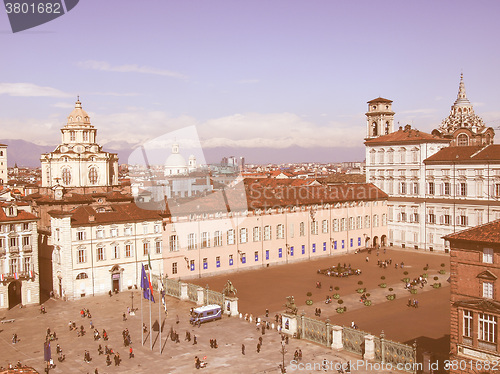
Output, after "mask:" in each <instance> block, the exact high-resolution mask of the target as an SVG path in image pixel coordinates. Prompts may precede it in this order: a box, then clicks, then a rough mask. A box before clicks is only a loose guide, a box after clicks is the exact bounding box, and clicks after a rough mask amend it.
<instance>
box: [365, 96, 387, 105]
mask: <svg viewBox="0 0 500 374" xmlns="http://www.w3.org/2000/svg"><path fill="white" fill-rule="evenodd" d="M367 103H368V104H371V103H392V100H389V99H384V98H383V97H377V98H376V99H373V100H370V101H368V102H367Z"/></svg>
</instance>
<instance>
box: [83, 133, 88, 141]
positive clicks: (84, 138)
mask: <svg viewBox="0 0 500 374" xmlns="http://www.w3.org/2000/svg"><path fill="white" fill-rule="evenodd" d="M83 141H84V142H88V141H89V133H88V131H84V132H83Z"/></svg>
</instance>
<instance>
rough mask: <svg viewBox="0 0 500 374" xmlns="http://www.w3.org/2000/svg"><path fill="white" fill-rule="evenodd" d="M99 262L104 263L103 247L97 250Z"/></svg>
mask: <svg viewBox="0 0 500 374" xmlns="http://www.w3.org/2000/svg"><path fill="white" fill-rule="evenodd" d="M97 261H104V248H103V247H98V248H97Z"/></svg>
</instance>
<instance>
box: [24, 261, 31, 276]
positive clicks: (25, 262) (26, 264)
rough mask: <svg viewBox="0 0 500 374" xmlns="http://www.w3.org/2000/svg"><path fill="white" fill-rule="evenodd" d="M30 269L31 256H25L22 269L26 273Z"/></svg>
mask: <svg viewBox="0 0 500 374" xmlns="http://www.w3.org/2000/svg"><path fill="white" fill-rule="evenodd" d="M30 270H31V257H25V258H24V259H23V271H24V272H25V273H28V272H29V271H30Z"/></svg>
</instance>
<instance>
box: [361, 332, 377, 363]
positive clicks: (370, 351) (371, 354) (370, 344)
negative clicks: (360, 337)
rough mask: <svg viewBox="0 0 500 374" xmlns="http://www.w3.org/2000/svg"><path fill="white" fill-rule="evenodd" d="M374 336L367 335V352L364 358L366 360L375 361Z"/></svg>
mask: <svg viewBox="0 0 500 374" xmlns="http://www.w3.org/2000/svg"><path fill="white" fill-rule="evenodd" d="M374 338H375V337H374V336H373V335H365V352H364V354H363V358H364V359H365V360H374V359H375V340H374Z"/></svg>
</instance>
